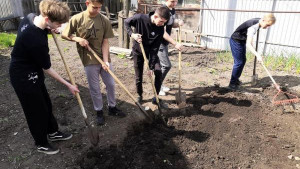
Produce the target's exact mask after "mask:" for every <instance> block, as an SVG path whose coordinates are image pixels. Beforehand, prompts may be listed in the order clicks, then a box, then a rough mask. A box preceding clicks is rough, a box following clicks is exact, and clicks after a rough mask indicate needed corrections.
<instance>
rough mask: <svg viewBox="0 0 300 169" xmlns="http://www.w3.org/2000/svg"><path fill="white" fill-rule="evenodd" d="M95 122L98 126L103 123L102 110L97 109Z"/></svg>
mask: <svg viewBox="0 0 300 169" xmlns="http://www.w3.org/2000/svg"><path fill="white" fill-rule="evenodd" d="M97 124H98V125H100V126H101V125H104V124H105V119H104V116H103V110H100V111H97Z"/></svg>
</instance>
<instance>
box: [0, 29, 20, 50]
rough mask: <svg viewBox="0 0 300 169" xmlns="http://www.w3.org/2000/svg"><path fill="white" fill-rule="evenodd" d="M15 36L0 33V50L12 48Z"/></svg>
mask: <svg viewBox="0 0 300 169" xmlns="http://www.w3.org/2000/svg"><path fill="white" fill-rule="evenodd" d="M16 38H17V35H16V34H13V33H0V49H7V48H9V47H12V46H14V44H15V41H16Z"/></svg>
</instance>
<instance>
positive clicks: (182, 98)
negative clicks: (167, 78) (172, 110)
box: [175, 92, 186, 109]
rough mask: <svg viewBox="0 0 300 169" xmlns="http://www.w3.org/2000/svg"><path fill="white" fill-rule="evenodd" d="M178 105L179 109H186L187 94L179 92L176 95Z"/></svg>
mask: <svg viewBox="0 0 300 169" xmlns="http://www.w3.org/2000/svg"><path fill="white" fill-rule="evenodd" d="M175 98H176V103H177V105H178V108H180V109H181V108H184V107H186V93H185V92H180V93H179V92H178V93H175Z"/></svg>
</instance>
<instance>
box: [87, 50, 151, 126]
mask: <svg viewBox="0 0 300 169" xmlns="http://www.w3.org/2000/svg"><path fill="white" fill-rule="evenodd" d="M88 50H89V51H90V52H92V54H93V55H94V57H95V58H96V59H97V60H98V61H99V62H100V63H101V64H102V65H104V64H105V63H104V62H103V60H102V59H100V57H99V56H98V55H97V53H96V52H95V51H94V50H93V49H92V48H91V47H90V46H88ZM108 73H109V74H110V75H111V76H112V77H113V78H114V79H115V81H116V82H117V83H118V84H119V85H120V86H121V87H122V89H123V90H125V92H126V93H127V94H128V95H129V97H130V98H131V99H132V100H133V101H134V103H135V104H136V105H137V106H138V107H139V109H140V110H141V113H140V114H138V115H141V116H142V117H144V118H148V120H149V122H150V123H152V121H153V117H152V115H150V113H148V112H147V111H146V110H148V109H149V108H143V107H142V105H141V104H140V103H139V102H138V101H137V100H136V99H135V98H134V96H133V95H132V94H131V93H130V92H129V91H128V89H127V88H126V87H125V86H124V84H123V83H122V82H121V81H120V80H119V79H118V78H117V76H116V75H115V74H114V73H113V72H112V71H111V70H110V69H108ZM149 111H150V110H149Z"/></svg>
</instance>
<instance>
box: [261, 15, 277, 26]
mask: <svg viewBox="0 0 300 169" xmlns="http://www.w3.org/2000/svg"><path fill="white" fill-rule="evenodd" d="M263 19H264V20H265V21H268V22H271V23H272V24H274V23H275V22H276V18H275V16H274V14H273V13H268V14H265V15H264V18H263Z"/></svg>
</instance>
